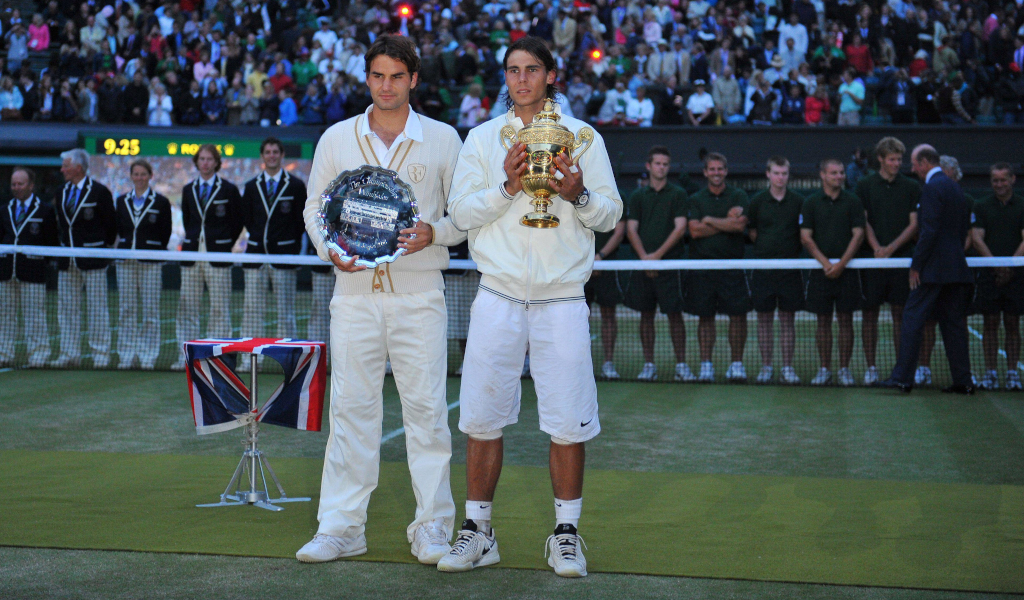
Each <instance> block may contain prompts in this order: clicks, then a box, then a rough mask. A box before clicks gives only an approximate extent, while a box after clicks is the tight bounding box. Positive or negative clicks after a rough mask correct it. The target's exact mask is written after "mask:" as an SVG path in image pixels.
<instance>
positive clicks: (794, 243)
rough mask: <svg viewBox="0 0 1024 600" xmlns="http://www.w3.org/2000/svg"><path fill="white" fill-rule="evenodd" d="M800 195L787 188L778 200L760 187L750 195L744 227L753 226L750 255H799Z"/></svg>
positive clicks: (802, 201)
mask: <svg viewBox="0 0 1024 600" xmlns="http://www.w3.org/2000/svg"><path fill="white" fill-rule="evenodd" d="M803 207H804V198H803V196H801V195H800V194H797V193H796V192H794V191H793V190H790V189H787V190H786V195H785V196H783V197H782V200H776V199H775V198H774V197H773V196H772V193H771V191H769V190H767V189H766V190H763V191H761V192H758V193H757V194H756V195H755V196H754V197H753V198H751V199H750V206H749V207H748V208H747V219H749V221H750V222H749V224H748V225H747V227H749V228H750V229H756V230H757V239H756V240H754V258H796V257H797V256H799V255H800V250H801V249H802V246H801V245H800V211H801V210H802V209H803Z"/></svg>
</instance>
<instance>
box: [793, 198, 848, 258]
mask: <svg viewBox="0 0 1024 600" xmlns="http://www.w3.org/2000/svg"><path fill="white" fill-rule="evenodd" d="M800 227H801V228H803V229H813V230H814V235H813V236H812V237H813V239H814V243H815V244H817V245H818V249H819V250H821V252H822V253H823V254H824V255H825V256H826V257H828V258H842V257H843V253H844V252H846V247H847V246H849V245H850V240H851V239H853V228H854V227H864V205H863V204H861V203H860V198H858V197H857V196H856V195H855V194H854V193H853V192H850V191H847V190H841V191H840V192H839V196H837V197H836V198H835V199H834V200H833V199H832V198H830V197H828V196H826V195H825V192H824V191H822V190H818V191H816V192H814V193H813V194H811V195H810V196H808V197H807V199H806V200H804V207H803V211H802V212H801V213H800Z"/></svg>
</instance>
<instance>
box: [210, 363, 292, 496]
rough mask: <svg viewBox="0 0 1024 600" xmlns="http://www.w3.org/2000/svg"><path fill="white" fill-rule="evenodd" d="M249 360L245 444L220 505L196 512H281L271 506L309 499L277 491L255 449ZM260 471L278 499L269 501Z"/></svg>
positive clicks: (254, 365)
mask: <svg viewBox="0 0 1024 600" xmlns="http://www.w3.org/2000/svg"><path fill="white" fill-rule="evenodd" d="M249 359H250V361H251V362H250V371H249V415H248V416H247V417H246V418H247V422H246V424H245V437H244V438H243V441H242V443H243V444H245V451H244V452H242V460H240V461H238V466H237V467H235V473H234V475H232V476H231V481H229V482H228V486H227V487H226V488H224V493H223V494H221V495H220V502H216V503H213V504H197V505H196V506H197V507H199V508H207V507H212V506H244V505H247V504H252V505H253V506H258V507H260V508H265V509H267V510H272V511H275V512H276V511H281V510H284V507H281V506H275V504H281V503H283V502H309V501H310V499H309V498H289V497H288V496H287V494H285V493H284V488H283V487H281V482H280V481H279V480H278V479H277V474H275V473H274V469H272V468H271V467H270V461H269V460H267V457H266V456H264V454H263V452H262V451H260V449H259V448H258V447H257V445H256V444H257V438H258V437H259V433H260V424H259V422H258V421H257V420H256V409H257V406H256V400H257V398H258V395H257V393H256V368H257V362H256V355H255V354H250V355H249ZM264 469H266V472H268V473H270V478H271V479H273V481H274V485H276V486H277V493H278V494H279V495H280V496H279V497H278V498H271V497H270V489H269V488H268V487H267V476H266V473H265V472H264ZM257 472H258V475H257ZM260 483H262V487H259V485H260ZM243 486H247V488H248V489H244V487H243Z"/></svg>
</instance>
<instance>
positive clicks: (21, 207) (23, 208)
mask: <svg viewBox="0 0 1024 600" xmlns="http://www.w3.org/2000/svg"><path fill="white" fill-rule="evenodd" d="M15 202H16V205H17V207H18V212H17V213H15V216H14V223H15V225H21V223H22V221H24V220H25V217H27V216H28V200H25V201H24V202H20V201H17V200H15Z"/></svg>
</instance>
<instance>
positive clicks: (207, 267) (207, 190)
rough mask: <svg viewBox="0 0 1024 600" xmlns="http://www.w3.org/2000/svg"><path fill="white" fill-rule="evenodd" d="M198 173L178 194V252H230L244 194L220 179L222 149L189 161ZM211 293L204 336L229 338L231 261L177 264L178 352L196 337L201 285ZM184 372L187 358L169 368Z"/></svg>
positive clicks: (202, 150)
mask: <svg viewBox="0 0 1024 600" xmlns="http://www.w3.org/2000/svg"><path fill="white" fill-rule="evenodd" d="M192 162H193V163H194V164H195V166H196V169H197V170H198V171H199V177H197V178H195V179H193V180H192V181H190V182H189V183H187V184H186V185H185V187H184V188H183V189H182V190H181V219H182V223H183V224H184V226H185V238H184V239H183V240H182V243H181V249H182V250H184V251H191V252H231V249H232V247H233V246H234V245H235V241H236V240H237V239H238V236H239V235H241V233H242V213H243V211H242V195H241V194H239V193H238V188H237V187H236V186H235V184H233V183H231V182H230V181H228V180H226V179H222V178H221V177H220V175H217V172H218V171H220V162H221V161H220V151H218V150H217V147H216V146H214V145H213V144H203V145H202V146H200V147H199V150H198V151H197V152H196V153H195V155H194V156H193V157H192ZM204 283H205V284H206V288H207V290H209V294H210V301H209V310H210V318H209V320H208V321H207V327H206V333H205V335H206V336H207V337H231V263H229V262H214V263H211V262H198V263H194V262H183V263H181V296H180V298H181V300H180V301H179V303H178V320H177V337H178V348H182V344H184V343H185V342H187V341H189V340H194V339H196V338H197V337H199V311H200V307H201V306H202V304H203V298H202V296H203V284H204ZM171 369H173V370H177V371H180V370H184V369H185V356H184V354H182V355H180V356H179V358H178V361H177V362H175V363H174V365H172V366H171Z"/></svg>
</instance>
